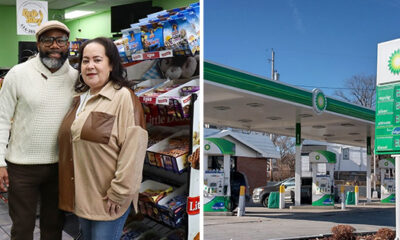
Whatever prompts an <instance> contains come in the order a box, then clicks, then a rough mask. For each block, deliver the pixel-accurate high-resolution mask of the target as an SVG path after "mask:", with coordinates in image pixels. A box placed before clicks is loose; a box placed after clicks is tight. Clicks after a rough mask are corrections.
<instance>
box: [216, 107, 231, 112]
mask: <svg viewBox="0 0 400 240" xmlns="http://www.w3.org/2000/svg"><path fill="white" fill-rule="evenodd" d="M214 108H215V109H217V110H221V111H225V110H229V109H231V108H230V107H228V106H215V107H214Z"/></svg>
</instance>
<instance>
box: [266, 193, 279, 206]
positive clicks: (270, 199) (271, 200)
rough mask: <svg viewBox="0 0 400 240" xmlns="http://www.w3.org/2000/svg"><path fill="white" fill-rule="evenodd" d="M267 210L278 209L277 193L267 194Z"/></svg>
mask: <svg viewBox="0 0 400 240" xmlns="http://www.w3.org/2000/svg"><path fill="white" fill-rule="evenodd" d="M268 208H279V192H271V193H270V194H269V197H268Z"/></svg>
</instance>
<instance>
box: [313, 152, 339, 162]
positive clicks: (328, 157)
mask: <svg viewBox="0 0 400 240" xmlns="http://www.w3.org/2000/svg"><path fill="white" fill-rule="evenodd" d="M316 152H317V153H319V154H321V155H323V156H324V157H325V158H326V160H327V161H328V163H336V154H335V153H334V152H331V151H326V150H317V151H316Z"/></svg>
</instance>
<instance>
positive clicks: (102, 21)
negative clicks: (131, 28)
mask: <svg viewBox="0 0 400 240" xmlns="http://www.w3.org/2000/svg"><path fill="white" fill-rule="evenodd" d="M194 2H198V0H168V1H165V0H153V6H159V7H162V8H163V9H172V8H177V7H185V6H188V5H189V4H191V3H194ZM60 14H61V13H60V11H57V10H49V20H51V19H53V18H52V17H53V16H56V15H60ZM65 24H66V25H67V26H68V27H69V28H70V30H71V35H70V39H71V40H75V39H76V38H94V37H98V36H104V37H112V33H111V11H105V12H102V13H99V14H96V15H91V16H89V17H86V18H80V19H77V20H72V21H66V22H65ZM16 25H17V19H16V9H15V6H3V5H0V29H1V34H0V36H1V37H0V69H1V68H10V67H12V66H14V65H15V64H17V63H18V42H19V41H36V39H35V37H34V36H19V35H17V28H16Z"/></svg>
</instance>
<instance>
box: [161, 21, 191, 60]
mask: <svg viewBox="0 0 400 240" xmlns="http://www.w3.org/2000/svg"><path fill="white" fill-rule="evenodd" d="M164 44H165V47H166V48H167V49H173V50H174V51H175V53H176V54H184V55H186V54H189V53H192V54H194V53H195V52H196V51H197V49H198V40H197V35H196V30H195V29H194V28H193V27H192V25H191V24H190V23H189V22H188V20H187V18H186V17H180V18H179V17H176V16H172V17H171V18H170V20H168V21H166V22H165V23H164Z"/></svg>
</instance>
